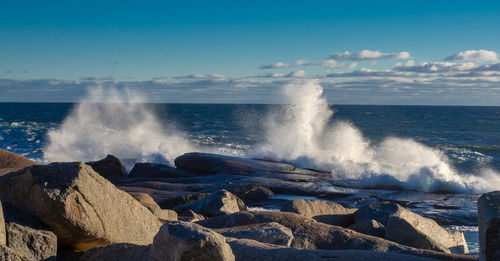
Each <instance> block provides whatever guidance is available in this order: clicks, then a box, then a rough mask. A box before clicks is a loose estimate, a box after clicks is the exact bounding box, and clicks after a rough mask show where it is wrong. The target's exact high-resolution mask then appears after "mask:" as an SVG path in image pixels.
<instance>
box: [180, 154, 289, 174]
mask: <svg viewBox="0 0 500 261" xmlns="http://www.w3.org/2000/svg"><path fill="white" fill-rule="evenodd" d="M174 162H175V166H176V167H177V168H180V169H185V170H191V171H196V172H201V173H212V174H216V173H228V174H237V175H244V174H250V173H270V172H288V171H292V170H294V169H295V167H294V166H292V165H290V164H286V163H278V162H271V161H261V160H251V159H246V158H240V157H231V156H224V155H218V154H210V153H198V152H193V153H186V154H184V155H182V156H179V157H177V158H176V159H175V161H174Z"/></svg>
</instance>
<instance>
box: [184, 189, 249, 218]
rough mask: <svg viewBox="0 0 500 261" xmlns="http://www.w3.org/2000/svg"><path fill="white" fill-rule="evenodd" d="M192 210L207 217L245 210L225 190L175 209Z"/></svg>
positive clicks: (239, 202)
mask: <svg viewBox="0 0 500 261" xmlns="http://www.w3.org/2000/svg"><path fill="white" fill-rule="evenodd" d="M187 209H190V210H193V211H194V212H196V213H200V214H202V215H204V216H207V217H213V216H220V215H226V214H231V213H235V212H239V211H241V210H246V206H245V203H243V201H242V200H241V199H239V198H238V197H236V196H235V195H234V194H232V193H231V192H229V191H227V190H220V191H218V192H214V193H212V194H210V196H208V197H205V198H203V199H200V200H198V201H195V202H193V203H191V204H188V205H182V206H178V207H176V208H175V210H176V211H178V212H181V211H183V210H187Z"/></svg>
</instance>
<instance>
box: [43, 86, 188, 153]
mask: <svg viewBox="0 0 500 261" xmlns="http://www.w3.org/2000/svg"><path fill="white" fill-rule="evenodd" d="M144 102H145V99H144V97H143V96H142V95H140V94H139V93H137V92H134V91H132V90H120V91H119V90H117V89H114V88H104V87H96V88H92V89H89V93H88V96H87V97H85V98H84V99H83V100H82V101H81V102H80V103H79V104H77V105H76V106H75V107H74V108H73V110H72V111H71V112H70V114H69V115H68V116H67V117H66V119H65V120H64V121H63V123H62V124H61V126H60V127H59V128H58V129H53V130H50V131H49V132H48V134H47V136H48V141H49V142H48V144H47V146H46V147H45V148H44V160H45V161H47V162H53V161H90V160H97V159H101V158H103V157H105V156H106V154H113V155H115V156H117V157H119V158H121V159H125V160H132V161H150V162H151V161H153V162H163V163H169V162H173V159H175V157H177V156H179V155H181V154H183V153H185V152H189V151H194V150H195V149H194V148H193V147H192V145H191V144H190V143H189V142H188V141H187V140H186V138H185V137H184V134H182V133H181V132H180V131H179V130H177V129H176V128H175V127H173V126H170V127H165V126H163V125H162V124H161V123H160V122H159V121H158V120H157V117H156V116H155V114H154V113H153V111H152V110H150V109H149V108H148V107H147V105H145V104H144Z"/></svg>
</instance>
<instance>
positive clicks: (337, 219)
mask: <svg viewBox="0 0 500 261" xmlns="http://www.w3.org/2000/svg"><path fill="white" fill-rule="evenodd" d="M281 211H286V212H293V213H298V214H301V215H304V216H306V217H310V218H313V219H315V220H317V221H319V222H323V223H326V224H330V225H334V226H342V227H346V226H350V225H351V224H352V223H353V215H352V213H354V211H356V209H350V208H345V207H343V206H342V205H340V204H337V203H329V202H325V201H322V200H307V199H296V200H292V201H290V202H288V204H286V205H284V206H283V207H282V208H281Z"/></svg>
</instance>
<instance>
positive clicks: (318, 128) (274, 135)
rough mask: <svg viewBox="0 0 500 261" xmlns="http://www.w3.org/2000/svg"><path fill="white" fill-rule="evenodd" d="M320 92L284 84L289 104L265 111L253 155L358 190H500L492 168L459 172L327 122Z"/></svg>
mask: <svg viewBox="0 0 500 261" xmlns="http://www.w3.org/2000/svg"><path fill="white" fill-rule="evenodd" d="M322 92H323V89H322V87H321V86H320V85H319V84H318V82H317V81H307V82H297V83H293V84H290V85H287V86H285V87H284V89H283V95H284V97H285V98H286V99H287V101H288V103H289V105H288V106H286V107H285V108H284V109H282V110H278V111H273V112H271V113H269V115H268V117H267V120H266V121H265V129H266V142H265V143H264V144H261V145H260V146H258V148H257V150H256V153H257V154H261V155H264V156H266V157H271V158H275V159H278V160H286V161H290V162H293V163H295V164H296V165H297V166H300V167H312V168H320V169H323V170H329V171H331V172H332V175H333V177H334V178H336V179H345V180H351V181H353V182H356V183H357V184H359V185H362V186H371V187H380V186H400V187H402V188H405V189H414V190H418V191H439V190H445V191H452V192H467V193H476V192H483V191H490V190H495V189H499V188H500V177H499V175H498V173H495V172H494V171H493V170H491V169H484V170H482V171H481V173H479V174H477V175H471V174H467V173H458V172H457V171H456V170H454V169H453V167H452V165H451V164H450V163H449V160H448V158H447V157H446V155H445V154H444V153H443V152H441V151H439V150H437V149H433V148H431V147H428V146H426V145H424V144H421V143H418V142H416V141H414V140H412V139H409V138H397V137H388V138H386V139H385V140H383V141H382V142H380V143H378V144H374V143H373V142H371V141H369V140H368V139H366V138H365V137H364V136H363V135H362V133H361V132H360V130H359V129H357V128H356V127H355V126H354V125H353V124H352V123H350V122H346V121H332V116H333V111H332V110H331V109H329V107H328V104H327V102H326V100H325V99H324V98H323V97H322Z"/></svg>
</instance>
